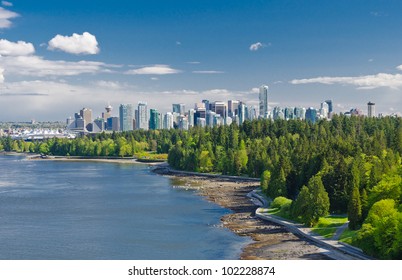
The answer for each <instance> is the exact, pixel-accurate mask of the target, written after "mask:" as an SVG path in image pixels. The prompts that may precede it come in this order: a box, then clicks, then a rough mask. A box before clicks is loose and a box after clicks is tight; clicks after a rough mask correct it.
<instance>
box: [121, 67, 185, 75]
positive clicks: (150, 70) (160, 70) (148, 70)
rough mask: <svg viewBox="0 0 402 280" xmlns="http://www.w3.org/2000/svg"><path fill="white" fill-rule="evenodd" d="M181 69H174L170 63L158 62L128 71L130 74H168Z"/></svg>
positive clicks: (175, 72) (178, 71)
mask: <svg viewBox="0 0 402 280" xmlns="http://www.w3.org/2000/svg"><path fill="white" fill-rule="evenodd" d="M180 72H181V71H180V70H177V69H173V68H171V67H170V66H169V65H163V64H156V65H152V66H145V67H141V68H137V69H131V70H128V71H126V74H129V75H168V74H177V73H180Z"/></svg>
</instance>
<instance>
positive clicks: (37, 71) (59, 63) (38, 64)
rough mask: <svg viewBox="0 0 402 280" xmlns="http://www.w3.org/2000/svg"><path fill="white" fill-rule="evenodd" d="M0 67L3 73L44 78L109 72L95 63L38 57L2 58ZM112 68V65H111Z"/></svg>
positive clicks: (105, 65) (101, 63)
mask: <svg viewBox="0 0 402 280" xmlns="http://www.w3.org/2000/svg"><path fill="white" fill-rule="evenodd" d="M0 65H1V66H2V67H4V69H5V73H7V74H9V73H12V74H15V75H22V76H33V77H46V76H75V75H80V74H95V73H102V72H103V73H104V72H111V70H109V69H108V67H109V65H107V64H105V63H103V62H96V61H78V62H69V61H64V60H55V61H53V60H46V59H44V58H42V57H39V56H16V57H11V56H4V57H0ZM112 67H113V65H112Z"/></svg>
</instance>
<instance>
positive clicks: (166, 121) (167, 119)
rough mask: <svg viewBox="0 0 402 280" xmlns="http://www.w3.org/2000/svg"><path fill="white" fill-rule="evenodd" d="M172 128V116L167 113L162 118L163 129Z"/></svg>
mask: <svg viewBox="0 0 402 280" xmlns="http://www.w3.org/2000/svg"><path fill="white" fill-rule="evenodd" d="M173 127H174V126H173V115H172V113H171V112H167V113H166V114H165V116H164V118H163V128H164V129H171V128H173Z"/></svg>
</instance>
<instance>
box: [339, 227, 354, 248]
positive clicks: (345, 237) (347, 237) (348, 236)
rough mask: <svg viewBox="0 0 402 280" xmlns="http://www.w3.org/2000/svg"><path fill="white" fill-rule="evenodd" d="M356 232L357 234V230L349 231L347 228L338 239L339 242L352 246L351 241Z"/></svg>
mask: <svg viewBox="0 0 402 280" xmlns="http://www.w3.org/2000/svg"><path fill="white" fill-rule="evenodd" d="M357 232H358V230H350V229H348V228H347V229H346V230H345V231H344V232H343V233H342V235H341V237H340V238H339V241H341V242H345V243H347V244H349V245H353V244H352V240H353V238H354V237H355V236H356V235H357Z"/></svg>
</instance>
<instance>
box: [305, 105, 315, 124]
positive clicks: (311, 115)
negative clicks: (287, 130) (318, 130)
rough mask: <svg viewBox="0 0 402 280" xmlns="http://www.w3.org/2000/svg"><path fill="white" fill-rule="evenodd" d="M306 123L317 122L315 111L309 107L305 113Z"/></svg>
mask: <svg viewBox="0 0 402 280" xmlns="http://www.w3.org/2000/svg"><path fill="white" fill-rule="evenodd" d="M306 121H310V122H312V123H315V122H316V121H317V110H316V109H314V108H313V107H310V108H308V109H307V111H306Z"/></svg>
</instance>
